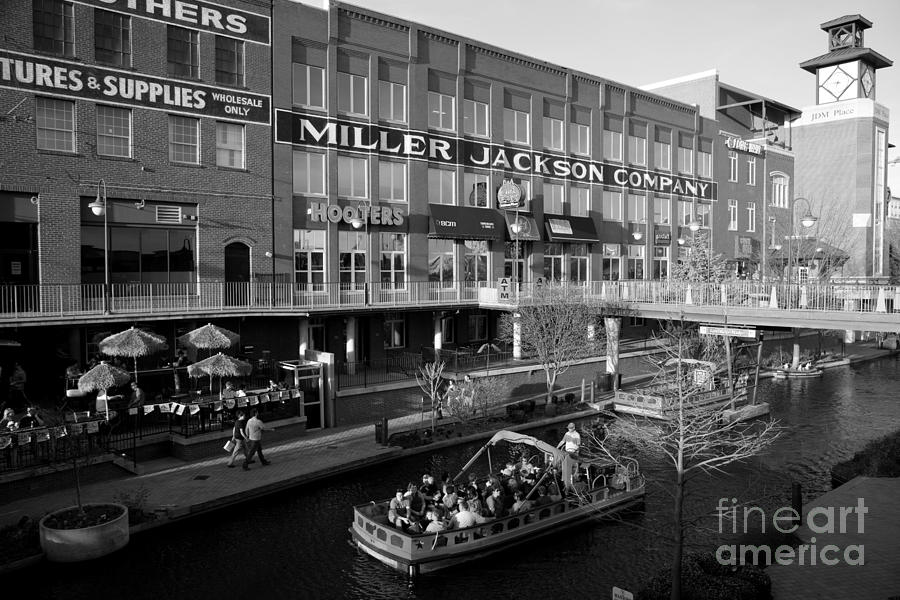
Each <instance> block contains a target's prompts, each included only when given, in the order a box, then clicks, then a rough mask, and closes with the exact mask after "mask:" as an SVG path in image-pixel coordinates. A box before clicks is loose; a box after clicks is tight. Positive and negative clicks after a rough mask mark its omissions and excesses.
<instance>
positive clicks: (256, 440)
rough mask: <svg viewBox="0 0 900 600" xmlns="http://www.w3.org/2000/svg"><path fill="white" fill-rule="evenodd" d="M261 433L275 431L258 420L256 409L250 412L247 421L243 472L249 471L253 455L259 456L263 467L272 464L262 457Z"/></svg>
mask: <svg viewBox="0 0 900 600" xmlns="http://www.w3.org/2000/svg"><path fill="white" fill-rule="evenodd" d="M263 431H275V428H274V427H266V425H265V423H263V422H262V420H261V419H260V418H259V411H258V410H257V409H255V408H254V409H253V410H252V411H251V412H250V420H249V421H247V429H246V432H247V444H248V447H247V448H248V449H247V456H246V457H245V458H244V470H245V471H249V470H250V462H251V459H252V458H253V455H254V454H259V462H261V463H262V464H263V466H267V465H270V464H272V463H271V462H269V461H268V460H266V457H265V456H263V447H262V432H263Z"/></svg>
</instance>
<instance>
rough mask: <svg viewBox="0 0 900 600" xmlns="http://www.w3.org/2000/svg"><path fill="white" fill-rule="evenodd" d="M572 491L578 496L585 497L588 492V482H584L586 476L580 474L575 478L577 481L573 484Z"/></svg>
mask: <svg viewBox="0 0 900 600" xmlns="http://www.w3.org/2000/svg"><path fill="white" fill-rule="evenodd" d="M572 491H573V492H575V494H577V495H578V496H583V495H584V494H586V493H587V491H588V484H587V481H585V480H584V475H583V474H581V473H579V474H578V477H576V478H575V481H573V482H572Z"/></svg>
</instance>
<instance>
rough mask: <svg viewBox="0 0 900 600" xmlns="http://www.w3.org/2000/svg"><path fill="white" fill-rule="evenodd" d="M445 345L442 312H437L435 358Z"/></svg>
mask: <svg viewBox="0 0 900 600" xmlns="http://www.w3.org/2000/svg"><path fill="white" fill-rule="evenodd" d="M443 346H444V335H443V333H442V331H441V313H437V314H436V315H435V317H434V354H435V358H437V355H438V354H440V352H441V349H442V348H443Z"/></svg>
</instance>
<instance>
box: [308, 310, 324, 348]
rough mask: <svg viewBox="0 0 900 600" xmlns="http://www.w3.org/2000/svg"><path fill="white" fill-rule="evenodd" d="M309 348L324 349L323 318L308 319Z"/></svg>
mask: <svg viewBox="0 0 900 600" xmlns="http://www.w3.org/2000/svg"><path fill="white" fill-rule="evenodd" d="M308 335H309V349H310V350H325V319H323V318H322V317H311V318H310V319H309V334H308Z"/></svg>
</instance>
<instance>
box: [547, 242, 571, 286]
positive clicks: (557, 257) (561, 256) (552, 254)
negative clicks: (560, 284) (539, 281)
mask: <svg viewBox="0 0 900 600" xmlns="http://www.w3.org/2000/svg"><path fill="white" fill-rule="evenodd" d="M565 260H566V253H565V250H563V245H562V244H560V243H556V242H551V243H548V244H545V245H544V279H546V280H547V281H562V280H563V279H564V277H563V263H564V262H565Z"/></svg>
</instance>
